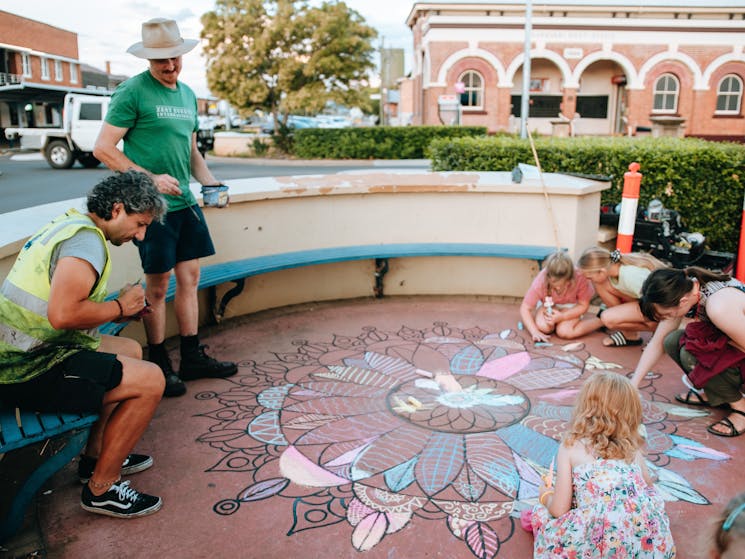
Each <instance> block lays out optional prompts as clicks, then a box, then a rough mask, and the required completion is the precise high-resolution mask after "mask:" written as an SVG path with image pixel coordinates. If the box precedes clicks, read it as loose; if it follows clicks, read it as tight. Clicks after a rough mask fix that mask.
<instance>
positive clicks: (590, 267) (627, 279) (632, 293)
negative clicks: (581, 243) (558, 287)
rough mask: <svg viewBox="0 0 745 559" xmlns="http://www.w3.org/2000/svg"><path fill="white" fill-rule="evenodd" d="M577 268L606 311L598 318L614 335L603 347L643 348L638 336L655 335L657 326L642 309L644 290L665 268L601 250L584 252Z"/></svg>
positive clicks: (638, 255) (643, 258) (647, 259)
mask: <svg viewBox="0 0 745 559" xmlns="http://www.w3.org/2000/svg"><path fill="white" fill-rule="evenodd" d="M578 264H579V269H580V271H581V272H582V274H583V275H584V276H585V277H586V278H587V279H589V280H590V281H591V282H592V284H593V286H594V287H595V291H596V292H597V294H598V296H599V297H600V299H601V300H602V301H603V304H604V305H605V307H606V308H605V309H602V310H601V311H600V312H599V313H598V318H600V320H601V321H602V326H605V327H606V328H608V330H611V331H612V332H611V334H610V335H609V336H608V337H607V338H605V339H604V340H603V345H604V346H606V347H620V346H627V345H641V343H642V340H641V338H640V337H639V332H642V331H654V329H655V327H656V326H657V325H656V323H655V322H653V321H650V320H649V319H647V318H646V317H645V316H644V315H643V314H642V312H641V310H640V309H639V305H638V300H639V296H640V295H641V287H642V284H643V283H644V280H645V279H647V276H648V275H649V274H650V272H652V271H653V270H657V269H659V268H663V267H665V265H664V264H663V263H662V262H660V261H659V260H657V259H656V258H655V257H654V256H651V255H649V254H644V253H632V254H621V252H620V251H619V250H617V249H616V250H614V251H613V252H609V251H607V250H606V249H604V248H600V247H592V248H589V249H587V250H586V251H585V252H583V253H582V256H580V258H579V262H578Z"/></svg>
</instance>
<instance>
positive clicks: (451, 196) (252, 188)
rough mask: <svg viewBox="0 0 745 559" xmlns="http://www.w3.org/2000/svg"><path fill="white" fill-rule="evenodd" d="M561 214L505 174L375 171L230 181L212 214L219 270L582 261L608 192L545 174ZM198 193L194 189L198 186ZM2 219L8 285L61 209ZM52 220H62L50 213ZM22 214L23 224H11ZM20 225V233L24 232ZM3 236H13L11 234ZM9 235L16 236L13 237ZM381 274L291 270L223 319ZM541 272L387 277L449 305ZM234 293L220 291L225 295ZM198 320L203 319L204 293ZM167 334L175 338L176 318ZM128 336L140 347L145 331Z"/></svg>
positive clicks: (125, 269) (260, 284)
mask: <svg viewBox="0 0 745 559" xmlns="http://www.w3.org/2000/svg"><path fill="white" fill-rule="evenodd" d="M544 180H545V182H546V185H547V186H546V192H547V194H548V197H549V200H550V205H551V206H552V208H553V214H554V215H555V220H556V226H554V219H553V218H552V217H551V213H549V210H548V206H547V203H546V196H545V195H544V191H543V187H542V186H541V183H540V181H538V180H527V179H526V180H525V181H524V182H523V183H522V184H514V183H512V182H511V179H510V173H506V172H494V173H425V172H400V171H399V172H394V171H385V170H380V171H377V172H365V173H359V172H357V173H355V172H352V173H340V174H335V175H325V176H323V175H314V176H305V177H302V176H300V177H274V178H271V177H266V178H259V179H243V180H236V181H232V182H231V204H230V206H229V207H227V208H222V209H218V208H205V209H204V212H205V216H206V219H207V222H208V223H209V226H210V230H211V233H212V236H213V239H214V241H215V245H216V247H217V254H216V255H214V256H212V257H209V258H206V259H204V260H203V264H205V265H207V264H213V263H217V262H226V261H232V260H237V259H243V258H248V257H251V256H258V255H265V254H275V253H280V252H288V251H295V250H304V249H313V248H322V247H333V246H343V245H356V244H375V243H381V244H382V243H404V242H455V243H458V242H461V243H504V244H517V245H544V246H555V245H556V244H557V241H556V237H555V233H554V231H555V230H556V232H557V234H558V244H559V246H562V247H565V248H567V249H568V250H569V252H570V254H571V255H572V257H573V258H576V257H577V256H578V255H579V254H580V253H581V252H582V251H583V250H584V249H585V248H587V247H589V246H592V245H594V244H596V242H597V234H598V222H599V211H600V193H601V191H602V190H604V189H605V188H608V186H609V185H608V184H607V183H601V182H597V181H590V180H585V179H579V178H576V177H569V176H566V175H560V174H546V175H544ZM193 189H194V190H195V193H197V188H196V187H193ZM80 205H81V201H80V200H75V201H70V202H69V203H68V204H62V205H54V206H53V207H52V208H45V207H41V208H39V209H36V211H35V212H34V214H30V213H29V212H28V211H22V212H11V213H9V214H4V216H3V219H4V222H5V223H8V225H9V228H8V229H7V230H4V231H3V232H2V233H0V258H2V259H0V274H2V276H1V277H5V275H6V274H7V270H9V268H10V266H12V263H13V261H14V260H15V255H16V253H17V251H18V250H19V249H20V247H21V246H22V244H23V242H25V240H26V238H28V236H30V235H31V234H32V233H33V232H35V231H36V230H37V229H38V228H39V227H41V226H42V225H43V224H44V223H46V222H47V221H48V220H49V219H51V218H52V217H54V216H55V215H57V214H59V213H61V211H63V209H61V208H63V207H65V206H76V207H80ZM52 210H55V211H54V213H53V212H52ZM15 214H19V215H15ZM18 220H21V222H18ZM6 231H8V232H6ZM10 231H12V233H10ZM111 252H112V258H113V260H114V266H113V272H112V276H111V280H110V282H109V287H110V290H111V291H115V290H117V289H118V288H119V287H120V286H122V285H124V284H125V283H127V282H131V281H133V280H136V279H138V278H139V277H141V276H142V269H141V266H140V262H139V256H138V254H137V250H136V248H135V247H134V246H133V245H132V244H127V245H124V246H121V247H112V250H111ZM373 265H374V263H373V262H372V261H361V262H349V263H338V264H328V265H322V266H314V267H309V268H300V269H294V270H286V271H281V272H275V273H271V274H266V275H263V276H257V277H254V278H249V279H248V280H247V282H246V288H245V290H244V292H243V294H242V295H240V296H239V297H237V298H236V299H234V300H233V301H232V302H231V304H230V306H229V307H228V312H227V314H226V318H229V317H232V316H239V315H242V314H246V313H250V312H256V311H258V310H262V309H269V308H274V307H281V306H285V305H290V304H296V303H303V302H308V301H323V300H332V299H344V298H352V297H370V296H372V295H373V286H374V269H373ZM537 272H538V267H537V266H536V264H535V263H533V262H531V261H527V260H519V259H497V258H466V257H452V258H425V257H422V258H407V259H397V260H392V261H391V265H390V271H389V272H388V274H387V276H386V278H385V291H386V293H387V294H389V295H417V294H454V295H489V296H509V297H520V296H522V295H523V294H524V292H525V290H526V289H527V288H528V285H529V283H530V281H531V280H532V278H533V277H535V274H536V273H537ZM230 287H232V284H227V285H224V286H220V288H219V289H218V295H221V294H222V293H224V292H225V291H227V289H229V288H230ZM200 300H201V307H202V308H201V316H202V317H203V318H204V317H206V316H207V315H208V313H207V297H206V293H202V294H201V296H200ZM169 312H170V313H171V315H170V317H169V322H168V324H169V328H168V335H169V336H171V335H175V334H176V330H175V320H174V319H173V316H172V309H170V311H169ZM127 335H134V336H135V337H138V338H139V339H141V340H142V338H141V336H142V329H141V326H139V325H133V326H131V327H128V328H127Z"/></svg>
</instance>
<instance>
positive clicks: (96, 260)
mask: <svg viewBox="0 0 745 559" xmlns="http://www.w3.org/2000/svg"><path fill="white" fill-rule="evenodd" d="M87 206H88V212H87V213H85V214H82V213H79V212H77V211H76V210H69V211H68V212H67V213H65V214H64V215H62V216H59V217H58V218H56V219H54V220H53V221H52V222H51V223H49V224H47V225H46V226H45V227H43V228H42V229H41V230H40V231H39V232H38V233H36V234H35V235H34V236H32V237H31V238H30V239H29V240H28V241H27V242H26V244H25V245H24V246H23V248H22V249H21V250H20V252H19V253H18V258H17V259H16V262H15V264H14V265H13V268H12V269H11V270H10V272H9V273H8V276H7V277H6V278H5V281H4V282H3V284H2V287H0V400H2V401H3V402H4V403H5V404H7V405H11V406H17V407H20V408H22V409H26V410H30V411H42V412H70V413H96V414H98V416H99V418H98V421H97V422H96V423H94V424H93V426H92V427H91V432H90V435H89V437H88V441H87V444H86V447H85V450H84V454H83V456H81V459H80V463H79V464H78V474H79V476H80V480H81V482H83V483H85V485H84V487H83V492H82V495H81V506H82V507H83V508H84V509H85V510H88V511H91V512H95V513H97V514H104V515H108V516H116V517H120V518H135V517H139V516H145V515H148V514H152V513H154V512H156V511H157V510H159V509H160V507H161V499H160V498H159V497H155V496H153V495H147V494H144V493H139V492H137V491H135V490H134V489H133V488H132V487H130V486H129V481H122V480H121V476H122V475H128V474H133V473H136V472H139V471H142V470H144V469H147V468H149V467H150V466H151V465H152V464H153V460H152V458H151V457H150V456H146V455H141V454H131V451H132V449H133V448H134V445H135V444H136V443H137V441H138V440H139V439H140V437H141V436H142V434H143V432H144V431H145V429H146V428H147V426H148V424H149V423H150V420H151V418H152V417H153V414H154V413H155V409H156V408H157V406H158V403H159V402H160V399H161V397H162V395H163V387H164V386H165V379H164V377H163V372H162V371H161V370H160V369H159V368H158V367H157V365H155V364H153V363H149V362H147V361H143V360H142V348H141V347H140V344H139V343H137V342H135V341H134V340H131V339H128V338H119V337H114V336H102V335H101V334H99V332H98V326H100V325H102V324H104V323H106V322H110V321H114V320H127V319H129V318H131V317H134V316H136V315H138V313H140V312H142V310H143V309H144V308H145V292H144V290H143V288H142V286H141V285H139V284H135V285H128V286H127V287H126V288H124V289H123V290H122V291H121V292H120V293H119V296H118V298H117V299H115V300H110V301H106V299H105V298H106V293H107V291H106V290H107V285H106V284H107V280H108V278H109V275H110V273H111V257H110V255H109V249H108V245H107V241H109V242H110V243H111V244H113V245H117V246H118V245H121V244H124V243H126V242H128V241H131V240H132V239H136V238H139V239H141V238H142V237H143V236H144V235H145V230H146V228H147V226H148V225H149V224H150V223H151V222H152V221H155V220H159V219H161V217H162V215H163V214H164V212H165V201H164V200H163V198H162V196H161V195H160V194H159V193H158V191H157V190H156V188H155V185H154V184H153V182H152V181H151V180H150V178H149V177H148V176H147V175H145V174H144V173H139V172H136V171H130V172H127V173H123V174H121V175H115V176H110V177H107V178H106V179H104V180H103V181H101V182H100V183H99V184H97V185H96V186H95V187H94V188H93V190H92V191H91V192H90V194H89V195H88V199H87Z"/></svg>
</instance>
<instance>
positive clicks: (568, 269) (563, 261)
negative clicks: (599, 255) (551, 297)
mask: <svg viewBox="0 0 745 559" xmlns="http://www.w3.org/2000/svg"><path fill="white" fill-rule="evenodd" d="M543 269H544V270H546V292H547V293H550V292H551V285H550V283H551V280H561V279H563V280H567V281H572V280H573V279H574V262H572V259H571V258H569V255H568V254H567V253H566V252H564V251H563V250H557V251H556V252H553V253H551V254H549V255H548V257H547V258H546V260H544V261H543Z"/></svg>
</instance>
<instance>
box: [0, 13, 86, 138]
mask: <svg viewBox="0 0 745 559" xmlns="http://www.w3.org/2000/svg"><path fill="white" fill-rule="evenodd" d="M83 86H84V84H83V81H82V74H81V71H80V62H79V60H78V35H77V33H73V32H72V31H66V30H64V29H59V28H57V27H53V26H51V25H47V24H45V23H40V22H38V21H34V20H32V19H27V18H24V17H21V16H17V15H15V14H11V13H8V12H4V11H0V129H2V128H6V127H8V126H54V125H56V124H58V123H59V121H60V112H59V107H60V106H61V100H62V97H63V96H64V93H65V92H67V91H71V90H75V89H81V88H82V87H83Z"/></svg>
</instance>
